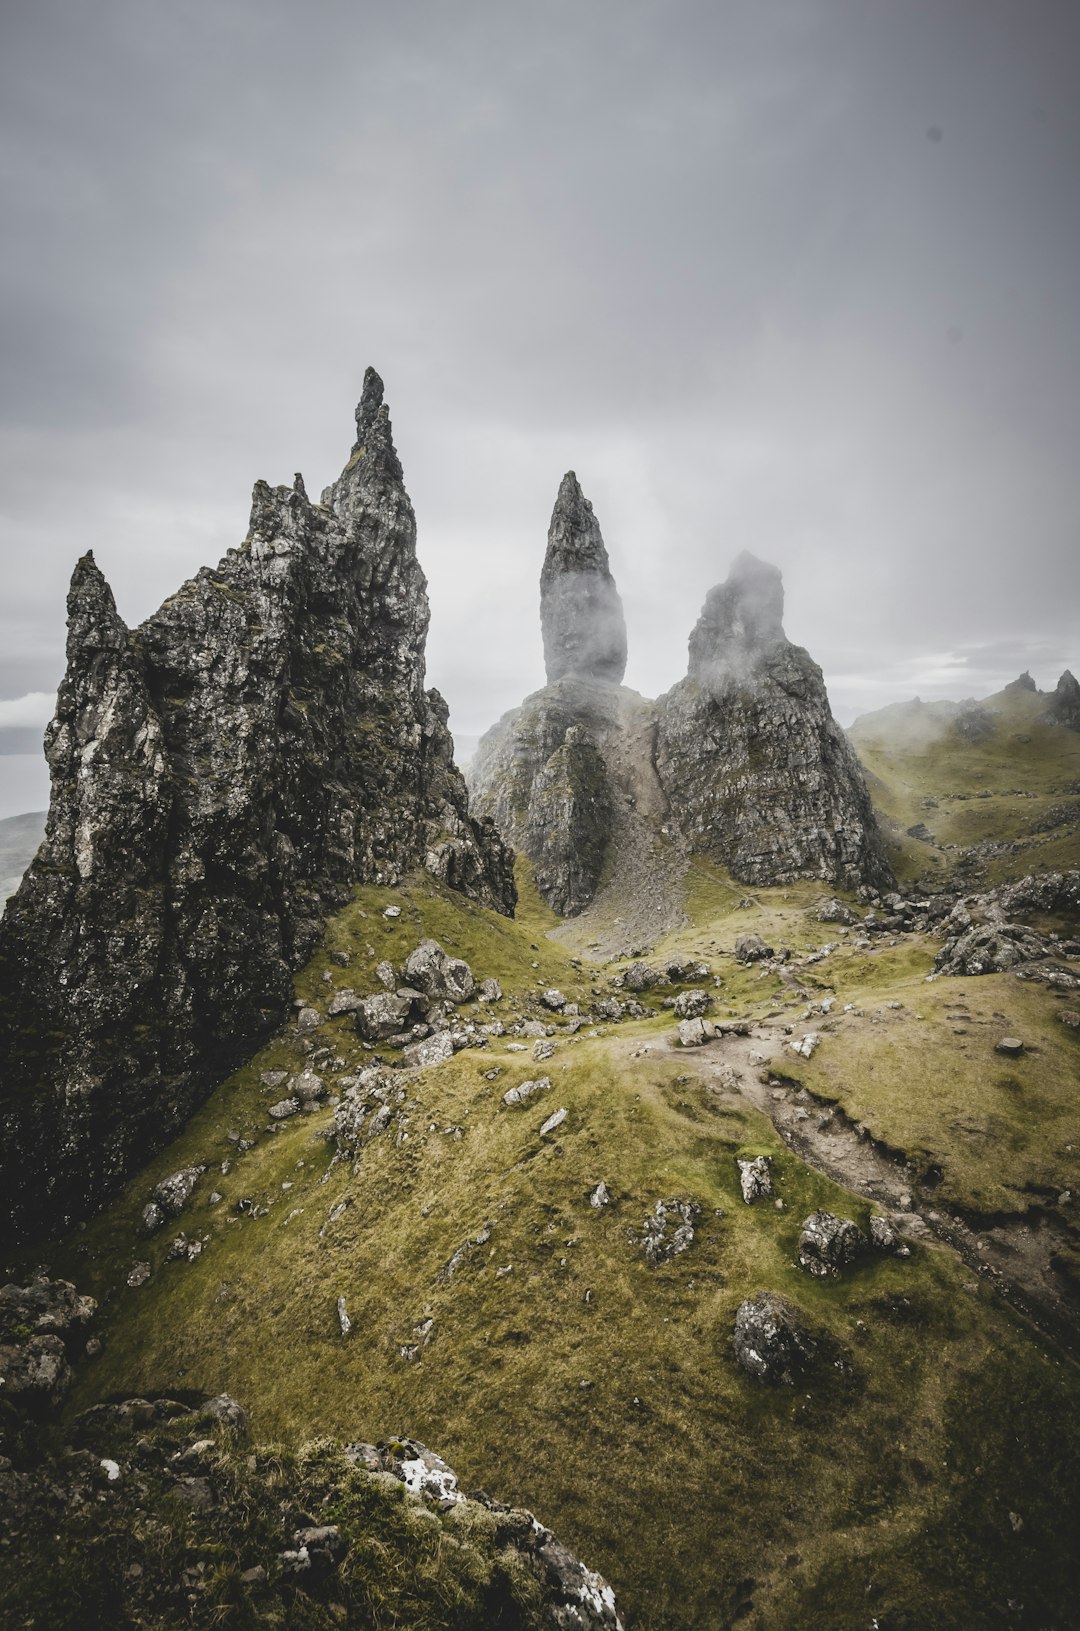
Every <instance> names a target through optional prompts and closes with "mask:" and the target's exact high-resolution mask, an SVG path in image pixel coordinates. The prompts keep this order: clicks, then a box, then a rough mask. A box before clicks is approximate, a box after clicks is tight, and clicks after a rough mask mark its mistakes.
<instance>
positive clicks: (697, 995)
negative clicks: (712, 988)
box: [672, 989, 712, 1019]
mask: <svg viewBox="0 0 1080 1631" xmlns="http://www.w3.org/2000/svg"><path fill="white" fill-rule="evenodd" d="M711 1003H712V998H711V997H710V995H709V993H708V992H707V991H701V990H698V989H691V990H690V991H680V992H679V995H678V996H677V997H676V998H675V1001H674V1003H673V1005H672V1006H673V1008H674V1013H675V1018H676V1019H700V1018H701V1016H702V1014H706V1013H708V1011H709V1006H710V1004H711Z"/></svg>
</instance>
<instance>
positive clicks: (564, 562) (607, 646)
mask: <svg viewBox="0 0 1080 1631" xmlns="http://www.w3.org/2000/svg"><path fill="white" fill-rule="evenodd" d="M540 627H541V630H542V632H543V637H544V666H545V668H546V670H547V677H548V683H549V684H551V683H552V682H553V681H554V680H560V679H562V677H563V675H564V674H576V675H578V676H583V677H585V678H589V679H599V680H608V681H610V683H611V684H613V685H618V684H619V683H620V681H621V680H622V677H623V674H624V673H625V672H626V623H625V620H624V618H623V609H622V601H621V600H620V599H619V591H618V590H617V589H616V587H615V579H614V578H613V577H612V575H611V570H610V568H609V566H608V555H607V550H606V549H605V547H604V540H603V537H602V536H601V533H600V526H599V523H598V522H597V519H596V516H595V515H594V514H593V507H592V505H591V504H590V503H589V500H588V499H587V498H586V497H585V495H584V493H583V492H582V491H581V487H580V484H579V483H578V479H577V477H576V475H575V474H574V472H573V471H572V470H568V471H567V473H566V475H565V476H564V477H563V479H562V483H561V485H560V487H559V495H558V497H557V498H556V500H555V508H554V510H553V511H552V515H551V525H550V527H549V529H548V545H547V554H546V555H545V557H544V566H543V571H542V572H541V574H540Z"/></svg>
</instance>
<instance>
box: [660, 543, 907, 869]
mask: <svg viewBox="0 0 1080 1631" xmlns="http://www.w3.org/2000/svg"><path fill="white" fill-rule="evenodd" d="M783 609H784V598H783V587H782V583H781V578H780V573H779V572H778V571H777V569H776V568H775V567H773V566H768V565H766V564H765V563H764V562H762V561H758V560H755V559H754V557H753V556H751V555H745V554H744V555H740V556H739V558H738V559H737V560H736V562H735V564H734V566H733V567H732V570H731V574H730V576H729V577H728V579H727V581H726V582H725V583H723V584H721V585H719V586H718V587H717V588H715V589H712V590H710V591H709V594H708V596H707V597H706V600H705V606H704V609H703V611H702V614H701V618H700V620H699V621H698V624H697V626H696V628H695V629H694V631H693V633H692V634H691V636H690V666H689V673H688V675H687V677H686V679H684V680H682V681H680V683H679V684H678V685H676V686H675V687H674V688H673V689H672V690H671V691H669V692H668V693H667V695H666V696H664V697H661V698H660V701H659V703H658V704H657V707H658V712H659V719H658V729H657V742H656V769H657V774H658V776H659V778H660V782H661V785H662V786H663V788H664V791H665V793H666V795H667V798H668V801H669V804H670V807H671V810H672V813H673V819H674V820H676V821H677V822H678V824H679V827H680V830H681V832H682V834H683V837H684V838H685V840H686V841H687V843H688V844H689V846H690V847H691V848H692V849H693V850H695V851H698V852H700V853H704V854H707V855H710V856H712V857H713V858H714V859H715V860H717V861H720V862H721V863H722V864H723V865H725V866H726V867H728V868H729V869H730V871H731V872H732V874H733V875H734V876H735V877H736V878H738V879H740V880H741V881H742V882H744V883H754V884H775V883H787V882H789V881H792V880H794V879H796V878H808V877H809V878H821V879H823V880H827V881H828V882H831V883H835V884H844V885H847V886H849V887H854V886H856V885H859V884H870V885H873V886H875V887H887V886H888V885H890V884H891V882H892V874H891V872H890V870H889V867H888V864H887V862H886V860H885V856H884V851H883V849H882V846H881V841H880V838H879V835H878V831H877V825H876V822H875V820H874V815H873V811H872V809H871V805H870V796H869V794H868V792H867V790H866V784H865V781H864V779H863V774H862V770H861V768H860V766H859V762H858V760H857V758H856V756H855V753H854V750H853V749H852V747H851V745H850V744H849V742H848V740H847V738H846V737H845V735H844V733H843V732H842V731H841V729H840V727H839V726H838V725H837V723H836V721H835V720H834V719H833V717H832V712H831V710H830V708H829V699H828V696H827V694H826V691H825V684H824V681H823V679H822V675H821V670H820V668H818V666H817V664H816V663H815V662H813V661H812V659H811V658H810V656H809V655H808V654H807V652H805V651H804V650H803V649H802V648H801V647H800V646H794V645H792V644H791V642H790V641H789V640H788V639H787V636H786V635H785V634H784V630H783V621H782V620H783Z"/></svg>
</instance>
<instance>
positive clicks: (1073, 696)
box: [1046, 668, 1080, 731]
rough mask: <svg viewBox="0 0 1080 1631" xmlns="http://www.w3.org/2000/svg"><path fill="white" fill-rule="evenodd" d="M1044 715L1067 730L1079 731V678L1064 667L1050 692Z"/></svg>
mask: <svg viewBox="0 0 1080 1631" xmlns="http://www.w3.org/2000/svg"><path fill="white" fill-rule="evenodd" d="M1046 717H1047V718H1048V719H1049V720H1050V721H1051V722H1052V723H1053V724H1055V725H1064V726H1065V727H1066V729H1067V730H1072V731H1080V680H1077V678H1076V676H1075V675H1074V674H1073V673H1072V671H1071V669H1068V668H1067V669H1066V670H1065V672H1064V674H1062V676H1061V678H1060V679H1059V680H1058V682H1057V685H1056V686H1055V687H1054V690H1053V691H1052V692H1051V694H1050V706H1049V707H1048V708H1047V710H1046Z"/></svg>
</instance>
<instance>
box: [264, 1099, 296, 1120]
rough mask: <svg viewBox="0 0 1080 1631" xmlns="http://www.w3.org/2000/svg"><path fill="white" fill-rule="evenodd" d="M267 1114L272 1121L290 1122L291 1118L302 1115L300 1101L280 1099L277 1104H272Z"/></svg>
mask: <svg viewBox="0 0 1080 1631" xmlns="http://www.w3.org/2000/svg"><path fill="white" fill-rule="evenodd" d="M266 1113H267V1115H268V1116H269V1117H270V1119H271V1121H288V1119H289V1117H290V1116H298V1115H299V1114H300V1100H299V1099H279V1100H278V1102H277V1104H272V1105H271V1106H270V1108H269V1110H268V1111H267V1112H266Z"/></svg>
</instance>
